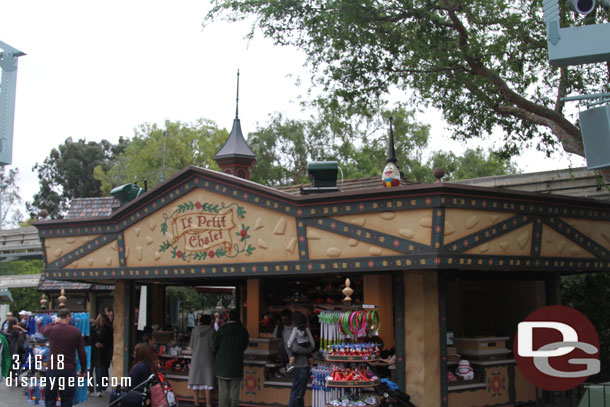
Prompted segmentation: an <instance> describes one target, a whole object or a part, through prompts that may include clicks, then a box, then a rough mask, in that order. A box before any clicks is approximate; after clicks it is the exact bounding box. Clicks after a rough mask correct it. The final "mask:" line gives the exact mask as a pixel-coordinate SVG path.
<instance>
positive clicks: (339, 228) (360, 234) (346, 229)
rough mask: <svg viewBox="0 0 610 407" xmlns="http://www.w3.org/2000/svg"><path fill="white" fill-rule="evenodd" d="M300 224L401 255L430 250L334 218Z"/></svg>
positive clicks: (416, 243)
mask: <svg viewBox="0 0 610 407" xmlns="http://www.w3.org/2000/svg"><path fill="white" fill-rule="evenodd" d="M302 222H303V223H304V224H305V225H307V226H311V227H315V228H318V229H322V230H326V231H328V232H331V233H336V234H338V235H341V236H346V237H349V238H352V239H356V240H360V241H362V242H366V243H370V244H374V245H376V246H380V247H384V248H386V249H390V250H395V251H397V252H401V253H414V252H416V253H425V252H427V253H429V252H430V251H431V249H432V248H431V247H430V246H428V245H425V244H421V243H418V242H414V241H412V240H407V239H403V238H400V237H396V236H392V235H389V234H387V233H383V232H378V231H376V230H373V229H368V228H365V227H361V226H357V225H352V224H351V223H347V222H343V221H340V220H337V219H334V218H317V219H303V220H302Z"/></svg>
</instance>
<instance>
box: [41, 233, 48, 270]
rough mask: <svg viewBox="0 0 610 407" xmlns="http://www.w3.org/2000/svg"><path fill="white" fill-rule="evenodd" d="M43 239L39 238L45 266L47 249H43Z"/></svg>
mask: <svg viewBox="0 0 610 407" xmlns="http://www.w3.org/2000/svg"><path fill="white" fill-rule="evenodd" d="M44 244H45V238H44V237H40V247H41V248H42V261H43V262H44V264H47V248H46V247H45V245H44Z"/></svg>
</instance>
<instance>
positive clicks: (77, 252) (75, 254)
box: [47, 234, 117, 269]
mask: <svg viewBox="0 0 610 407" xmlns="http://www.w3.org/2000/svg"><path fill="white" fill-rule="evenodd" d="M116 238H117V235H116V234H110V235H101V236H98V237H96V238H95V239H93V240H91V241H89V242H87V243H85V244H83V245H82V246H79V247H77V248H76V249H74V250H72V251H71V252H69V253H66V254H65V255H63V256H61V257H60V258H58V259H57V260H55V261H52V262H51V263H50V264H48V265H47V268H49V269H59V268H62V267H65V266H67V265H68V264H70V263H72V262H74V261H76V260H78V259H80V258H82V257H85V256H86V255H88V254H90V253H92V252H94V251H95V250H97V249H99V248H100V247H102V246H106V245H107V244H108V243H110V242H113V241H114V240H116Z"/></svg>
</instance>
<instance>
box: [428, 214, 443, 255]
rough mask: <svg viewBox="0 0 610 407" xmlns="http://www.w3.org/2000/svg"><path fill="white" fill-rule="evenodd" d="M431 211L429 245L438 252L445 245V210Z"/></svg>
mask: <svg viewBox="0 0 610 407" xmlns="http://www.w3.org/2000/svg"><path fill="white" fill-rule="evenodd" d="M433 211H434V212H433V213H432V236H431V238H430V245H431V246H432V248H433V249H434V250H439V249H440V248H441V247H443V245H444V244H445V243H444V242H445V208H434V210H433Z"/></svg>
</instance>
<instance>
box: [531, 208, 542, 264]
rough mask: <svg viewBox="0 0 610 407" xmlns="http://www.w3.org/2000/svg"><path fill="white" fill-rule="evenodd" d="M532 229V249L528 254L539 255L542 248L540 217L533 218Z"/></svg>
mask: <svg viewBox="0 0 610 407" xmlns="http://www.w3.org/2000/svg"><path fill="white" fill-rule="evenodd" d="M533 223H534V229H533V231H532V249H531V251H530V256H532V257H540V250H541V248H542V218H540V217H536V219H534V222H533Z"/></svg>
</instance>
